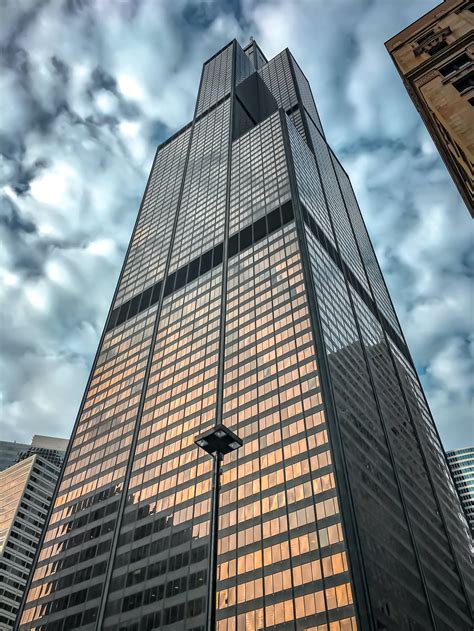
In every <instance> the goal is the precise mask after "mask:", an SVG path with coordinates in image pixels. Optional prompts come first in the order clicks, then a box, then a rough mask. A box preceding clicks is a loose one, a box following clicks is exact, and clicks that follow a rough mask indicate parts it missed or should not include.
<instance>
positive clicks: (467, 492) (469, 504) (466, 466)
mask: <svg viewBox="0 0 474 631" xmlns="http://www.w3.org/2000/svg"><path fill="white" fill-rule="evenodd" d="M446 455H447V458H448V465H449V468H450V469H451V472H452V474H453V479H454V483H455V485H456V489H457V491H458V493H459V497H460V499H461V504H462V506H463V508H464V512H465V513H466V517H467V520H468V523H469V526H470V528H471V532H474V447H466V448H465V449H453V450H452V451H448V452H447V454H446Z"/></svg>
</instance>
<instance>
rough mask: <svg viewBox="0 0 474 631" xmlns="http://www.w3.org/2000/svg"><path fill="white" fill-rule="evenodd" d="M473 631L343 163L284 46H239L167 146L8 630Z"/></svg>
mask: <svg viewBox="0 0 474 631" xmlns="http://www.w3.org/2000/svg"><path fill="white" fill-rule="evenodd" d="M218 421H222V422H223V423H224V424H226V425H227V426H228V427H229V428H230V429H231V430H233V431H234V432H236V433H237V434H238V435H239V436H240V437H241V438H242V439H243V440H244V446H243V447H242V448H241V449H239V450H238V451H237V452H234V453H233V454H231V455H229V456H226V458H225V461H224V467H223V474H222V492H221V507H220V516H219V528H220V532H219V568H218V584H217V589H218V593H217V606H218V611H217V621H218V622H217V629H218V630H219V631H234V630H243V629H264V628H266V629H275V631H284V630H290V629H291V630H294V629H298V630H299V629H306V630H308V631H309V630H310V629H311V630H312V631H315V630H317V631H347V630H348V629H349V630H351V631H353V630H354V629H363V630H374V631H375V630H376V629H390V630H394V631H395V630H396V631H400V630H402V629H403V630H405V629H407V630H408V629H411V630H412V631H427V630H430V629H437V630H441V629H443V630H446V629H452V630H453V631H460V630H467V629H470V627H471V625H472V614H471V611H470V606H469V592H470V590H471V587H472V586H471V583H470V581H471V579H472V574H471V570H472V565H470V548H469V546H470V541H471V540H470V535H469V529H468V526H467V523H466V520H465V519H463V517H462V515H461V510H460V507H459V498H458V496H457V493H456V490H455V488H454V485H453V480H452V477H451V475H450V473H449V469H448V467H447V463H446V457H445V454H444V451H443V448H442V445H441V443H440V439H439V436H438V433H437V431H436V427H435V425H434V422H433V419H432V417H431V414H430V411H429V409H428V405H427V403H426V400H425V397H424V394H423V391H422V389H421V386H420V383H419V380H418V377H417V374H416V372H415V369H414V366H413V362H412V360H411V357H410V353H409V350H408V348H407V346H406V342H405V339H404V337H403V334H402V331H401V329H400V325H399V323H398V320H397V317H396V315H395V312H394V309H393V306H392V303H391V300H390V297H389V294H388V292H387V289H386V286H385V283H384V280H383V277H382V274H381V272H380V269H379V266H378V264H377V260H376V258H375V254H374V251H373V248H372V245H371V242H370V240H369V237H368V234H367V231H366V228H365V225H364V222H363V219H362V216H361V214H360V211H359V208H358V206H357V202H356V200H355V197H354V193H353V191H352V187H351V184H350V181H349V179H348V177H347V174H346V173H345V171H344V169H343V167H342V166H341V164H340V163H339V161H338V160H337V158H336V157H335V155H334V154H333V152H332V150H331V148H330V147H329V146H328V144H327V142H326V140H325V137H324V132H323V129H322V127H321V123H320V120H319V117H318V113H317V110H316V106H315V103H314V100H313V97H312V93H311V89H310V86H309V84H308V81H307V79H306V78H305V76H304V74H303V72H302V70H301V69H300V67H299V66H298V64H297V63H296V61H295V60H294V58H293V56H292V55H291V53H290V52H289V51H288V49H286V50H284V51H283V52H281V53H280V54H278V55H277V56H276V57H274V58H273V59H271V60H270V61H267V59H266V58H265V56H264V54H263V53H262V51H261V50H260V48H259V47H258V46H257V44H256V43H255V42H253V41H252V42H251V43H250V44H249V46H247V47H246V48H245V50H242V48H241V47H240V46H239V44H238V43H237V42H236V41H235V40H234V41H232V42H230V43H229V44H228V45H227V46H225V47H224V48H223V49H222V50H220V51H218V52H217V53H216V54H215V55H214V56H213V57H211V59H209V60H208V61H207V62H206V63H205V64H204V66H203V72H202V77H201V83H200V87H199V93H198V99H197V104H196V108H195V113H194V117H193V120H192V122H191V123H189V124H188V125H186V126H185V127H184V128H183V129H181V130H180V131H178V132H177V133H176V134H174V135H173V136H172V137H171V138H169V139H168V140H167V141H166V142H164V143H163V144H162V145H160V147H159V148H158V151H157V153H156V156H155V159H154V162H153V166H152V170H151V173H150V177H149V180H148V183H147V187H146V190H145V194H144V197H143V201H142V204H141V208H140V212H139V215H138V219H137V223H136V225H135V228H134V231H133V235H132V238H131V242H130V246H129V249H128V252H127V255H126V260H125V263H124V267H123V269H122V273H121V275H120V279H119V282H118V286H117V289H116V292H115V295H114V299H113V303H112V306H111V309H110V312H109V315H108V318H107V323H106V327H105V330H104V333H103V336H102V339H101V341H100V345H99V349H98V352H97V356H96V359H95V362H94V365H93V369H92V372H91V376H90V380H89V383H88V385H87V388H86V392H85V395H84V399H83V401H82V404H81V408H80V411H79V415H78V419H77V422H76V425H75V428H74V432H73V435H72V439H71V442H70V447H69V451H68V454H67V458H66V462H65V466H64V469H63V472H62V477H61V481H60V484H59V487H58V492H57V495H56V497H55V500H54V503H53V509H52V512H51V516H50V519H49V524H48V527H47V529H46V534H45V537H44V540H43V542H42V546H41V550H40V554H39V556H38V558H37V562H36V567H35V571H34V575H33V576H32V580H31V583H30V585H29V590H28V593H27V598H26V600H25V603H24V607H23V611H22V615H21V617H20V619H19V628H20V629H22V630H25V631H26V630H27V629H28V630H31V629H41V630H42V631H53V630H55V631H59V630H64V631H66V630H67V631H69V630H70V629H82V630H87V631H92V630H94V629H100V630H103V631H112V630H113V631H144V630H148V631H149V630H152V629H170V630H171V629H173V631H184V630H186V631H202V630H203V629H204V626H205V613H206V606H207V602H206V594H207V591H206V583H207V567H208V556H209V548H208V543H209V510H210V493H211V488H210V485H211V471H212V462H211V458H209V456H207V455H206V454H204V453H203V452H202V451H201V450H199V449H198V448H197V447H196V446H195V445H194V442H193V441H194V437H195V436H196V435H197V434H201V433H202V432H204V431H205V430H207V429H209V428H211V427H212V426H213V425H214V424H215V423H216V422H218Z"/></svg>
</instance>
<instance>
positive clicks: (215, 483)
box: [207, 451, 222, 631]
mask: <svg viewBox="0 0 474 631" xmlns="http://www.w3.org/2000/svg"><path fill="white" fill-rule="evenodd" d="M213 459H214V471H213V476H212V497H211V523H210V550H209V577H208V585H209V592H208V598H207V630H208V631H215V628H216V598H217V593H216V592H217V538H218V532H219V494H220V488H221V483H220V474H221V464H222V453H220V452H219V451H216V453H215V455H214V456H213Z"/></svg>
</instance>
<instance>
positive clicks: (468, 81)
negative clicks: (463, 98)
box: [453, 70, 474, 94]
mask: <svg viewBox="0 0 474 631" xmlns="http://www.w3.org/2000/svg"><path fill="white" fill-rule="evenodd" d="M453 86H454V87H455V88H456V90H457V91H458V92H459V94H463V92H467V91H468V90H470V89H471V88H473V87H474V70H471V72H468V73H467V74H465V75H464V76H463V77H461V78H460V79H458V80H457V81H453Z"/></svg>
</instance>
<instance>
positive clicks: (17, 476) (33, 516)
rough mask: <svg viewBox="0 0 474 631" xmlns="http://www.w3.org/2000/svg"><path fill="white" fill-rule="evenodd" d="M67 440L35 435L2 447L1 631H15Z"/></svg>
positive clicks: (0, 482) (0, 447) (4, 443)
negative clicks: (27, 443)
mask: <svg viewBox="0 0 474 631" xmlns="http://www.w3.org/2000/svg"><path fill="white" fill-rule="evenodd" d="M67 444H68V441H67V440H64V439H61V438H51V437H49V436H34V437H33V440H32V442H31V445H24V444H19V443H6V442H2V443H1V444H0V449H3V451H1V453H2V456H3V457H4V460H3V462H8V461H11V459H13V458H15V460H16V461H17V462H16V463H14V464H12V465H11V466H7V468H5V469H4V470H3V471H0V498H1V501H0V631H7V630H10V629H13V626H14V623H15V619H16V615H17V613H18V608H19V606H20V602H21V599H22V596H23V591H24V589H25V585H26V582H27V580H28V576H29V573H30V569H31V565H32V563H33V559H34V557H35V553H36V548H37V546H38V542H39V539H40V537H41V533H42V530H43V527H44V524H45V520H46V517H47V514H48V510H49V506H50V504H51V500H52V497H53V493H54V488H55V486H56V481H57V479H58V476H59V472H60V470H61V466H62V463H63V460H64V456H65V453H66V448H67Z"/></svg>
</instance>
